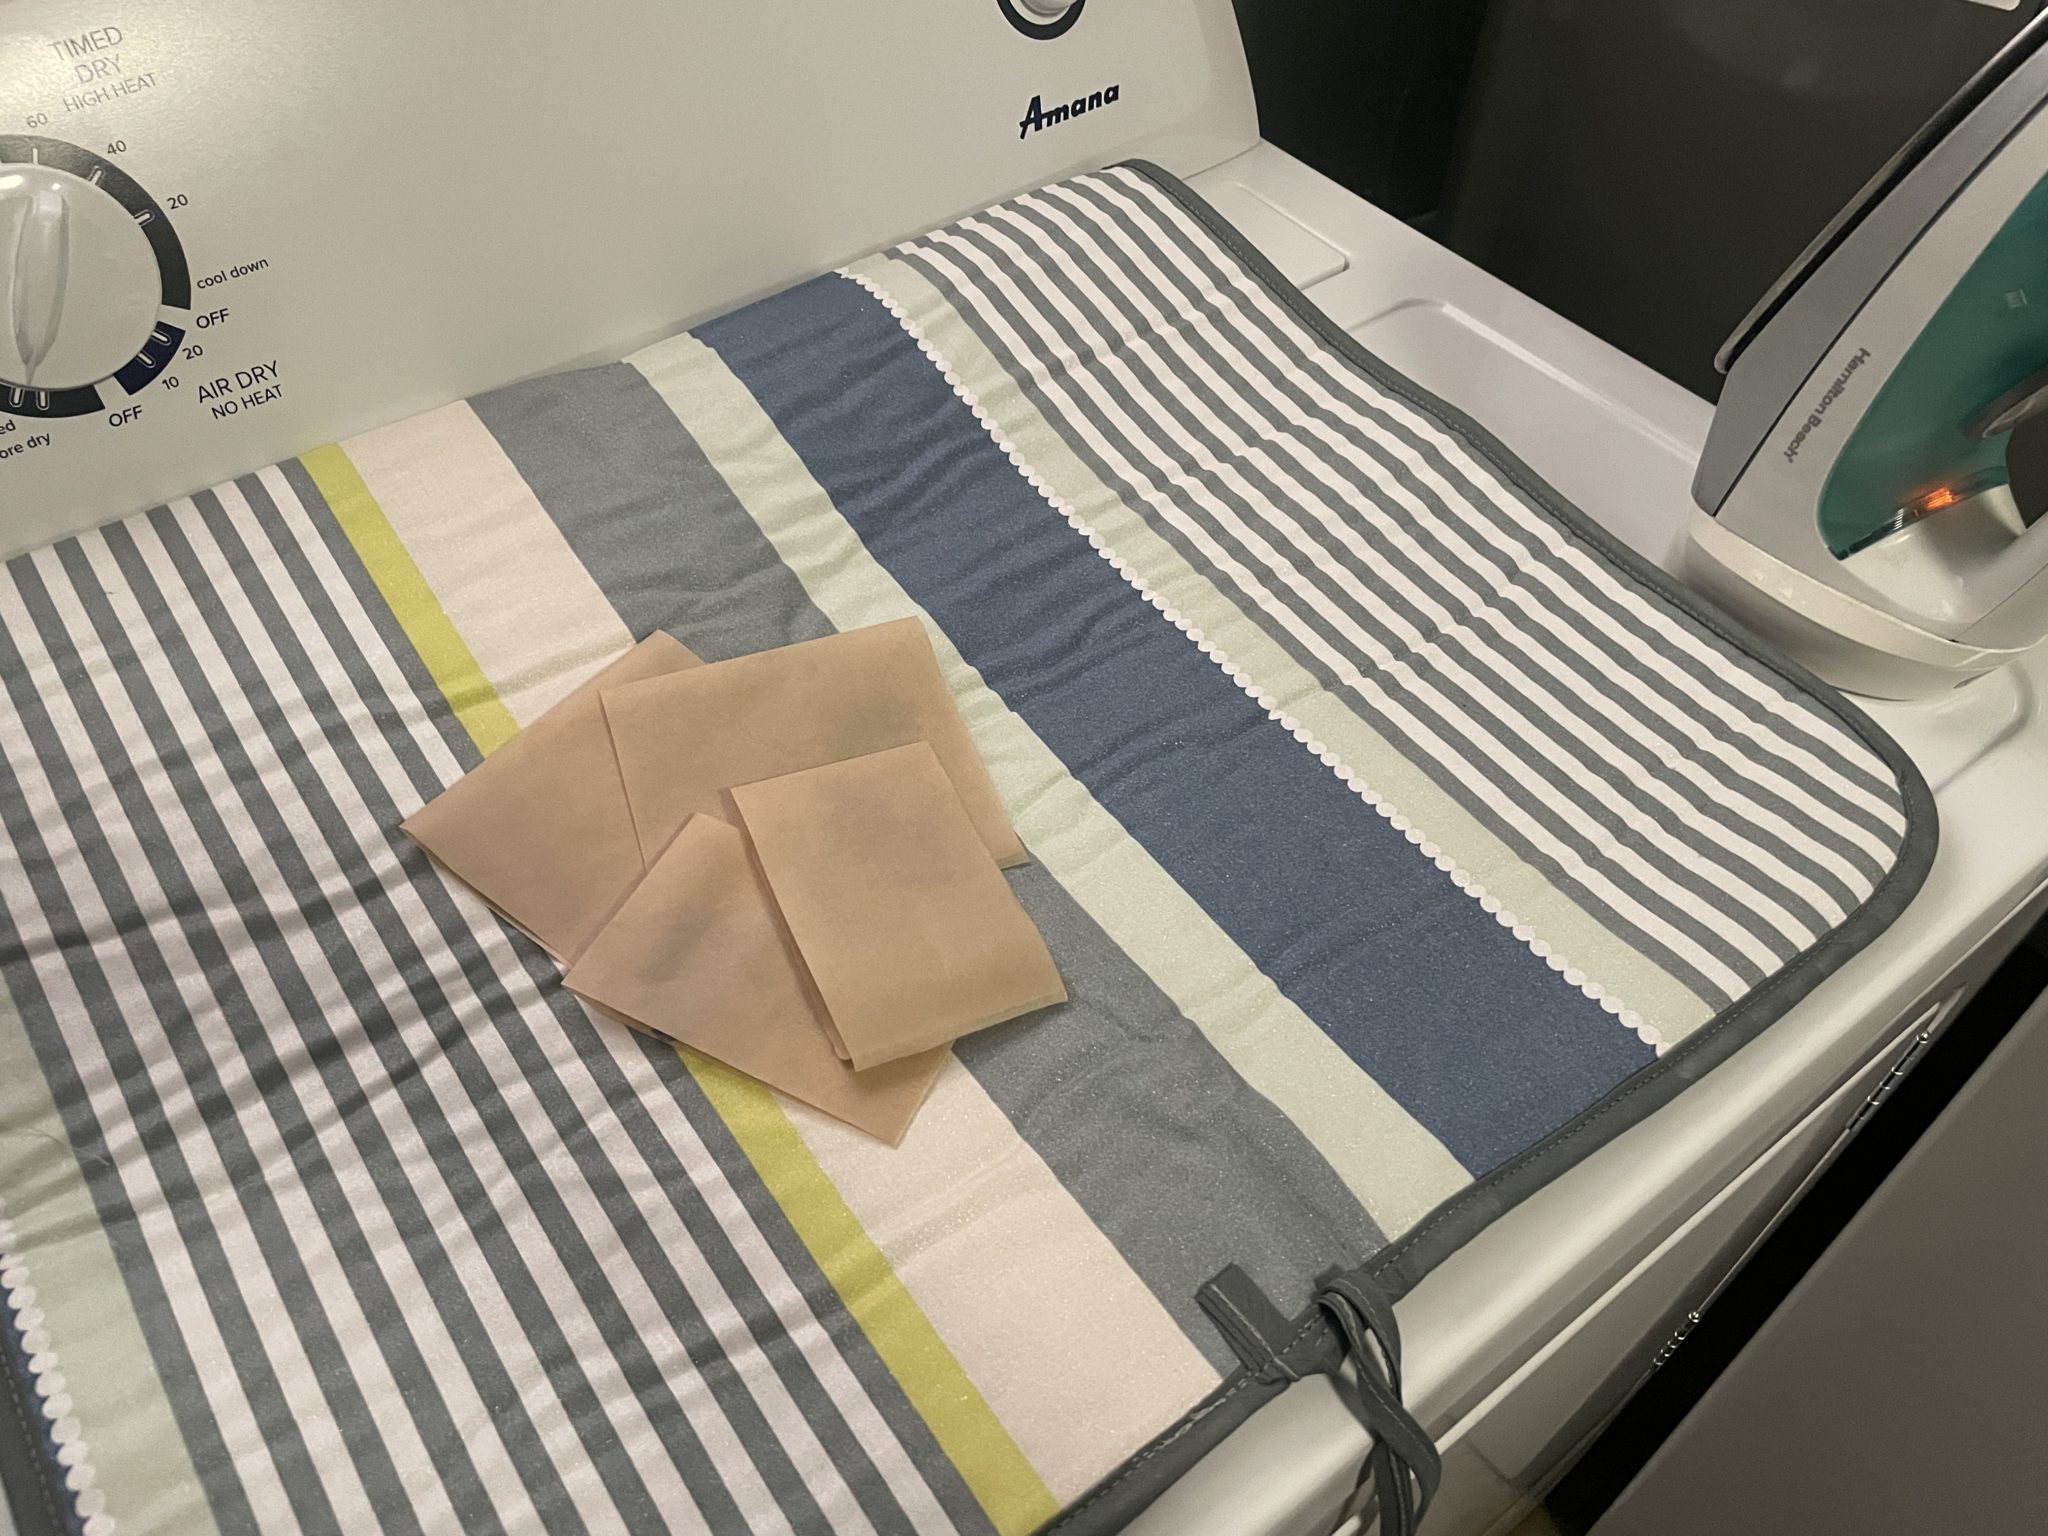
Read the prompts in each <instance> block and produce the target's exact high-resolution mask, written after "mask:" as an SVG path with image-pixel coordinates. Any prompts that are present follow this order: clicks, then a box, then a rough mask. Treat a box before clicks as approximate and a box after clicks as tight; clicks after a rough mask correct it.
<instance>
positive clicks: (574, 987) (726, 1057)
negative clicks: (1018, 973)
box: [564, 816, 1002, 1145]
mask: <svg viewBox="0 0 2048 1536" xmlns="http://www.w3.org/2000/svg"><path fill="white" fill-rule="evenodd" d="M974 850H975V853H976V855H977V857H979V858H980V859H981V861H982V863H983V864H984V865H986V866H987V868H988V870H989V873H990V874H991V875H993V876H994V877H995V878H996V879H997V880H998V881H1000V880H1001V879H1002V877H1001V876H1000V875H997V874H996V873H995V866H994V864H992V863H990V862H989V859H988V855H987V854H986V852H984V851H983V850H982V847H981V845H980V843H979V842H976V843H975V844H974ZM564 983H565V985H567V986H568V988H569V989H570V990H571V991H572V992H575V993H576V994H578V995H579V996H581V997H583V998H585V999H587V1000H588V1001H590V1002H592V1003H595V1004H596V1005H597V1006H599V1007H600V1008H603V1009H604V1010H606V1011H607V1012H609V1013H612V1014H615V1015H617V1016H619V1017H621V1018H623V1019H625V1020H626V1021H627V1022H628V1023H632V1024H637V1025H639V1026H640V1027H642V1028H644V1029H647V1030H650V1031H652V1032H653V1033H655V1034H658V1035H662V1036H665V1037H666V1038H668V1039H671V1040H677V1041H680V1042H682V1043H683V1044H685V1045H689V1046H694V1047H695V1048H696V1049H698V1050H700V1051H702V1052H704V1053H705V1054H706V1055H707V1056H715V1057H716V1058H717V1059H718V1060H720V1061H722V1062H724V1063H725V1064H726V1065H727V1066H730V1067H735V1068H737V1069H738V1070H740V1071H742V1072H745V1073H747V1074H748V1075H749V1076H751V1077H757V1078H759V1079H761V1081H763V1082H765V1083H768V1084H771V1085H772V1086H774V1087H776V1088H779V1089H781V1090H782V1091H783V1092H784V1093H786V1094H788V1095H789V1096H790V1097H791V1098H796V1099H802V1100H803V1101H804V1102H805V1103H806V1104H811V1105H815V1106H816V1107H817V1108H819V1109H822V1110H824V1111H825V1113H827V1114H828V1115H832V1116H834V1117H836V1118H838V1119H840V1120H844V1121H845V1122H846V1123H847V1124H849V1125H851V1126H854V1127H856V1128H858V1129H860V1130H863V1131H866V1132H868V1133H869V1134H870V1135H872V1136H877V1137H880V1138H881V1139H882V1140H883V1141H886V1142H889V1143H891V1144H892V1145H893V1144H894V1143H896V1142H898V1141H901V1140H902V1139H903V1133H904V1131H905V1130H906V1129H908V1127H909V1125H910V1121H911V1119H912V1117H913V1116H915V1115H916V1113H917V1109H918V1106H919V1105H920V1104H922V1103H923V1102H924V1098H925V1095H926V1093H928V1092H929V1091H930V1089H931V1085H932V1080H933V1079H934V1078H935V1077H937V1076H938V1073H939V1068H940V1067H941V1066H942V1065H944V1062H945V1057H946V1055H947V1052H946V1050H945V1049H944V1048H943V1046H942V1047H941V1048H940V1049H937V1050H930V1051H926V1052H924V1053H922V1054H921V1055H917V1056H908V1057H904V1058H903V1059H901V1060H897V1061H892V1062H890V1063H889V1064H887V1065H886V1066H882V1067H878V1068H876V1069H875V1070H874V1071H872V1072H856V1071H855V1070H854V1069H853V1068H852V1067H850V1066H849V1065H847V1063H845V1062H844V1061H841V1060H840V1059H839V1057H838V1055H837V1054H836V1053H835V1052H834V1051H833V1049H832V1044H831V1042H830V1040H828V1039H827V1038H826V1034H825V1030H824V1026H823V1024H822V1023H821V1022H820V1019H819V1017H818V1005H817V1003H816V1001H815V999H814V998H813V996H812V995H811V992H810V990H809V986H808V984H807V982H806V981H805V979H804V976H803V972H802V969H801V966H800V963H799V961H798V960H797V957H796V954H795V952H794V950H793V949H792V948H791V945H790V941H789V936H788V934H787V932H786V931H785V930H784V928H783V926H782V923H781V920H780V919H779V918H778V917H777V916H776V911H775V903H774V900H773V898H772V897H770V896H769V894H768V890H767V887H766V886H765V885H764V884H763V882H762V880H761V875H760V871H759V870H758V869H756V868H755V867H754V863H753V860H752V858H751V857H750V856H749V855H748V852H747V843H746V837H745V834H743V833H741V832H740V831H738V830H737V829H736V828H734V827H731V826H729V825H727V824H726V823H725V822H722V821H720V820H718V819H717V818H716V817H713V816H693V817H691V818H690V820H689V822H688V823H687V824H686V825H685V826H684V827H683V829H682V831H680V832H679V833H677V834H676V836H675V837H674V839H673V840H672V841H671V842H670V843H669V846H668V847H667V849H666V850H664V851H663V853H662V855H661V857H660V858H658V859H656V860H655V861H654V867H653V869H651V870H649V871H648V874H647V878H646V879H645V880H642V881H641V882H640V884H639V886H638V887H637V888H636V889H635V890H634V891H633V894H632V895H630V896H629V897H627V898H626V901H625V904H624V905H623V906H621V907H620V908H619V910H618V911H617V912H616V913H615V914H614V915H613V917H612V920H611V921H610V922H609V923H607V924H606V925H605V928H604V931H603V932H602V933H600V934H599V935H598V936H597V937H596V938H595V939H594V940H592V941H591V944H590V946H589V948H587V949H586V950H584V952H583V956H582V958H581V959H579V960H578V961H577V962H576V963H575V964H574V965H573V966H571V967H570V968H569V973H568V975H567V976H566V977H565V978H564Z"/></svg>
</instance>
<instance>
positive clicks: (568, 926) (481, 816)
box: [404, 633, 698, 960]
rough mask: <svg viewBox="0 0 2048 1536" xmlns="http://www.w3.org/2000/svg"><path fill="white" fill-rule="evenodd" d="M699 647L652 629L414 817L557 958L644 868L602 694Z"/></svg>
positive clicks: (451, 862) (420, 835) (444, 854)
mask: <svg viewBox="0 0 2048 1536" xmlns="http://www.w3.org/2000/svg"><path fill="white" fill-rule="evenodd" d="M697 665H698V661H697V658H696V657H695V656H693V655H691V654H690V652H689V651H688V650H687V649H686V648H685V647H684V646H683V645H682V643H681V642H679V641H677V640H675V639H674V638H672V637H671V636H669V635H666V634H660V633H656V634H652V635H649V636H648V637H647V638H646V639H645V640H643V641H641V642H640V643H639V644H638V645H636V646H634V647H633V649H632V650H630V651H628V652H626V654H625V655H623V656H621V657H620V658H619V659H618V660H617V661H614V662H613V663H611V665H609V666H607V667H606V668H605V669H604V670H603V671H601V672H599V673H598V674H597V675H596V676H595V677H592V678H591V679H589V680H588V681H587V682H585V683H584V684H583V685H582V686H581V687H579V688H577V689H576V690H575V691H574V692H573V693H570V694H569V695H567V696H566V697H565V698H563V699H562V700H561V701H560V702H559V703H557V704H556V705H555V706H554V708H552V709H550V710H549V711H548V712H547V713H546V714H544V715H542V716H541V717H540V719H538V720H536V721H534V722H533V724H532V725H530V726H528V727H527V728H526V729H525V730H523V731H521V732H520V733H519V734H518V735H517V736H515V737H513V738H512V739H511V740H510V741H508V742H506V743H505V744H504V745H503V746H502V747H500V748H499V749H498V750H497V751H495V752H493V753H492V754H491V755H490V756H489V757H487V758H485V759H484V761H483V762H481V763H479V764H477V766H476V767H475V768H473V769H471V770H470V771H469V772H468V773H466V774H464V775H463V776H462V777H461V778H460V779H458V780H456V781H455V782H454V783H453V784H451V785H449V786H448V788H446V789H445V790H443V791H442V792H441V793H440V794H438V795H436V796H435V797H434V798H433V799H432V800H430V801H428V802H427V803H426V804H425V805H423V806H421V807H420V809H419V810H417V811H415V812H414V813H413V814H412V815H411V816H409V817H407V818H406V821H405V824H404V825H405V831H406V832H407V833H408V834H410V835H411V837H412V839H413V841H414V842H416V843H418V844H419V845H420V846H421V847H422V848H424V849H426V851H427V852H428V853H429V854H431V855H432V856H433V857H434V859H435V861H436V862H437V863H439V864H440V865H441V866H442V867H443V868H445V869H447V870H448V871H449V872H450V873H451V874H453V875H455V876H456V877H457V878H458V879H460V880H462V881H464V882H465V883H466V884H468V885H470V886H471V887H473V888H474V889H475V890H476V891H477V893H478V894H479V895H481V896H482V897H483V898H484V900H485V901H487V902H489V903H490V904H491V906H492V907H494V908H495V909H496V910H497V911H498V912H499V913H500V914H501V915H502V916H504V917H505V918H506V919H507V920H509V921H510V922H512V923H513V924H514V925H516V926H517V927H519V928H520V929H522V930H523V931H524V932H526V933H527V934H528V935H530V936H531V937H532V938H534V939H535V940H536V941H538V942H539V944H540V945H541V947H542V948H543V949H545V950H547V951H548V953H549V954H551V955H553V956H554V957H555V958H556V959H557V960H573V959H575V958H576V956H577V955H578V954H579V953H581V952H582V949H583V946H584V945H585V944H586V943H588V942H589V940H590V938H591V937H592V935H594V934H595V933H596V932H597V931H598V929H599V928H601V927H603V926H604V921H605V919H606V918H608V917H609V916H611V914H612V910H613V909H614V908H615V907H617V906H618V904H619V902H620V901H621V900H623V899H624V897H625V895H626V893H627V892H628V891H630V890H631V889H632V888H633V886H634V884H635V883H636V882H637V881H638V880H639V879H640V877H641V875H642V874H644V873H645V872H646V864H645V863H644V862H643V860H642V858H641V855H640V844H639V840H638V839H637V838H636V837H635V836H634V833H633V817H632V813H631V812H630V810H629V809H628V808H627V805H626V791H625V785H624V783H623V781H622V780H621V779H620V777H619V765H618V759H617V757H616V756H615V755H614V754H613V752H612V741H611V733H610V732H609V731H608V730H607V729H606V728H605V720H604V706H603V704H602V703H601V702H600V699H599V694H600V692H601V690H603V689H606V688H613V687H617V686H619V685H621V684H624V683H636V682H641V681H644V680H646V679H649V678H655V677H661V676H665V675H667V674H670V673H678V672H681V671H682V670H684V669H685V668H693V667H696V666H697Z"/></svg>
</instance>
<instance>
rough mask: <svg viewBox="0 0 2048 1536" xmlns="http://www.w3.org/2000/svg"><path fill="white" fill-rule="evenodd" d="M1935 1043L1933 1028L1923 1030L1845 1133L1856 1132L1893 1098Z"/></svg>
mask: <svg viewBox="0 0 2048 1536" xmlns="http://www.w3.org/2000/svg"><path fill="white" fill-rule="evenodd" d="M1933 1041H1934V1030H1933V1028H1932V1027H1931V1026H1930V1027H1929V1028H1927V1029H1923V1030H1921V1031H1920V1033H1919V1034H1918V1035H1916V1036H1915V1037H1914V1039H1913V1043H1912V1044H1911V1045H1909V1046H1907V1047H1906V1050H1905V1053H1904V1054H1903V1055H1902V1056H1900V1057H1899V1059H1898V1060H1897V1061H1895V1062H1893V1063H1892V1069H1891V1071H1889V1072H1887V1073H1885V1075H1884V1080H1883V1081H1882V1082H1880V1083H1879V1084H1878V1085H1877V1086H1876V1087H1875V1088H1873V1089H1871V1090H1870V1097H1869V1098H1867V1099H1865V1100H1864V1101H1863V1102H1862V1104H1860V1105H1858V1106H1857V1109H1856V1113H1855V1114H1853V1115H1851V1116H1850V1117H1849V1123H1848V1125H1846V1126H1844V1127H1843V1130H1844V1132H1845V1133H1846V1132H1848V1131H1853V1130H1855V1129H1856V1127H1857V1126H1859V1125H1861V1124H1862V1123H1863V1122H1864V1121H1865V1120H1867V1119H1868V1118H1869V1117H1870V1112H1871V1111H1872V1110H1874V1109H1876V1108H1877V1107H1878V1105H1880V1104H1882V1103H1883V1102H1884V1101H1885V1100H1886V1099H1888V1098H1890V1097H1891V1096H1892V1090H1893V1089H1895V1088H1897V1087H1898V1086H1899V1084H1900V1083H1901V1082H1903V1081H1904V1080H1905V1076H1906V1074H1907V1073H1908V1072H1910V1071H1912V1070H1913V1068H1914V1067H1915V1066H1917V1065H1918V1064H1919V1062H1920V1057H1921V1055H1922V1054H1923V1053H1924V1052H1925V1051H1926V1049H1927V1047H1928V1046H1929V1045H1931V1044H1932V1043H1933Z"/></svg>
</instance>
